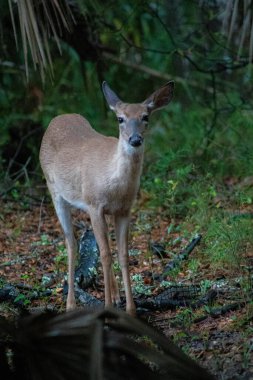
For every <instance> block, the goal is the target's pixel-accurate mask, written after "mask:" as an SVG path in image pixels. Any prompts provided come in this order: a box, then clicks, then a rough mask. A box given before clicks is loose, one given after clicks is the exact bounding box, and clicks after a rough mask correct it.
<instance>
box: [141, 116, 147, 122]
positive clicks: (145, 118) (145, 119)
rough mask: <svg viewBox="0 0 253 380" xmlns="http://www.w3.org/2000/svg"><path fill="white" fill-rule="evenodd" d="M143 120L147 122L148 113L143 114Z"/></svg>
mask: <svg viewBox="0 0 253 380" xmlns="http://www.w3.org/2000/svg"><path fill="white" fill-rule="evenodd" d="M141 121H145V122H146V123H147V122H148V115H143V116H142V118H141Z"/></svg>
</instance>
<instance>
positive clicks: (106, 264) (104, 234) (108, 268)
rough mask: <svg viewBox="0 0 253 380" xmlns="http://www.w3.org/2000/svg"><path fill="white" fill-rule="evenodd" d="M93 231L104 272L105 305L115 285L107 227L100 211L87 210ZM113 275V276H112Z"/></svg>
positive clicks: (110, 297) (110, 301)
mask: <svg viewBox="0 0 253 380" xmlns="http://www.w3.org/2000/svg"><path fill="white" fill-rule="evenodd" d="M89 214H90V218H91V224H92V227H93V232H94V235H95V238H96V240H97V243H98V246H99V250H100V257H101V262H102V267H103V273H104V287H105V306H111V305H112V289H113V287H114V285H115V281H116V279H115V277H114V275H113V273H112V255H111V251H110V247H109V242H108V228H107V224H106V220H105V216H104V214H103V212H102V211H98V210H96V209H90V210H89ZM112 275H113V276H112Z"/></svg>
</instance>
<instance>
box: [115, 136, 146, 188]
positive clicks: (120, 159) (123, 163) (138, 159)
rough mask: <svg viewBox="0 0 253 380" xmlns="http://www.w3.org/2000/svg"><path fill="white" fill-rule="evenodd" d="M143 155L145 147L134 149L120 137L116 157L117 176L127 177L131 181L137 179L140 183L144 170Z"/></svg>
mask: <svg viewBox="0 0 253 380" xmlns="http://www.w3.org/2000/svg"><path fill="white" fill-rule="evenodd" d="M143 155H144V146H143V145H142V146H140V147H138V148H135V147H132V146H131V145H130V144H129V143H128V142H127V141H125V140H124V139H123V138H122V137H121V136H120V137H119V141H118V147H117V151H116V157H115V158H116V162H117V170H116V171H117V176H119V177H124V176H125V177H127V178H129V179H131V180H135V179H136V180H137V182H139V178H140V175H141V170H142V163H143Z"/></svg>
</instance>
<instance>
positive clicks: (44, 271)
mask: <svg viewBox="0 0 253 380" xmlns="http://www.w3.org/2000/svg"><path fill="white" fill-rule="evenodd" d="M27 199H28V200H27V202H24V201H23V200H22V202H21V200H20V199H17V200H16V201H13V200H12V199H10V200H9V201H5V202H3V201H1V203H0V206H1V209H0V210H1V211H0V285H3V284H4V283H8V284H14V285H19V286H20V284H21V285H22V286H24V289H26V290H27V289H31V291H33V290H34V289H37V290H39V289H41V288H42V287H43V285H42V284H43V281H44V280H45V278H46V277H47V276H48V278H50V279H51V282H50V284H48V283H47V285H45V286H47V288H51V289H53V292H52V294H51V295H49V296H46V295H45V296H44V297H43V298H42V299H41V298H39V299H34V300H32V301H31V300H30V299H29V297H28V296H27V293H24V292H22V291H21V292H20V295H19V296H18V299H19V300H23V304H24V305H26V306H27V308H28V309H34V308H35V309H36V308H42V309H43V308H45V307H50V308H52V307H54V308H56V309H57V310H61V311H63V310H64V308H65V300H64V297H63V281H64V278H65V277H66V251H65V246H64V240H63V235H62V231H61V227H60V225H59V223H58V221H57V218H56V216H55V213H54V210H53V207H52V204H51V203H50V202H49V201H48V200H47V202H40V201H38V200H32V199H31V198H30V199H29V198H27ZM139 207H141V205H139V206H138V209H139ZM172 222H173V225H174V226H179V225H180V223H181V221H180V220H173V221H171V220H170V219H169V218H168V217H166V216H165V215H163V213H160V214H159V213H155V212H154V211H152V212H151V211H149V210H146V211H145V210H144V211H137V209H136V210H134V212H133V216H132V223H131V239H130V250H131V252H132V253H133V254H132V255H131V256H130V271H131V275H135V277H134V278H135V282H134V286H133V288H134V291H135V295H138V293H141V292H144V293H145V292H146V293H147V294H148V295H147V297H152V296H153V295H156V294H158V293H159V292H161V291H162V290H163V287H162V286H161V284H160V283H158V281H156V280H154V278H155V276H154V274H155V273H156V274H157V273H161V272H162V270H163V268H164V266H165V265H166V263H167V262H168V260H169V258H168V257H166V258H162V257H159V256H157V255H156V254H155V253H152V252H150V243H151V242H163V243H164V242H165V243H166V241H168V240H169V239H170V241H171V239H173V241H174V245H173V252H174V254H175V255H176V254H177V253H179V252H180V251H181V250H182V248H183V247H185V246H186V245H187V244H188V243H189V240H190V239H189V238H184V237H183V238H182V236H181V233H180V232H179V229H177V228H174V230H173V231H172V232H171V233H170V234H169V233H168V228H169V226H171V225H172ZM74 225H75V226H76V228H75V229H76V231H75V232H76V235H77V237H80V236H81V234H82V232H83V229H84V227H85V226H89V218H88V217H87V216H85V215H84V214H83V213H81V212H75V213H74ZM110 231H111V233H110V235H111V237H112V240H113V242H112V250H113V251H114V252H115V242H114V239H113V231H112V230H111V229H110ZM134 253H135V254H134ZM247 255H248V258H249V259H251V260H252V258H253V252H249V251H248V252H247ZM190 256H191V265H189V263H188V262H187V260H185V261H184V262H183V263H182V265H181V266H180V270H178V271H177V272H176V273H174V274H173V275H168V277H167V278H166V281H173V282H174V283H175V282H180V283H181V284H198V285H199V284H200V283H201V284H202V287H203V284H206V286H207V285H208V283H210V284H211V283H212V284H215V283H216V282H217V281H220V282H219V284H223V285H221V287H220V289H221V291H220V292H219V291H218V292H217V297H216V299H215V305H203V306H200V307H199V308H195V309H194V310H193V309H192V308H190V307H189V306H188V307H177V308H175V309H174V310H157V311H152V312H148V313H147V314H146V316H145V319H146V320H147V321H148V322H149V323H151V324H152V325H153V326H155V327H156V328H158V329H159V330H160V331H162V332H163V333H164V334H165V335H166V336H168V337H170V338H171V339H173V341H174V342H176V344H177V345H179V346H180V347H181V348H182V349H183V350H184V351H185V352H186V353H187V354H189V355H190V356H191V357H193V358H194V359H195V360H196V361H197V362H198V363H199V364H200V365H202V366H204V367H206V368H208V369H209V371H210V372H211V373H213V374H214V375H215V376H216V377H217V378H218V379H244V380H246V379H253V364H252V363H253V305H252V303H250V302H248V300H247V299H246V297H245V292H242V290H241V288H240V286H238V283H237V277H238V273H236V272H235V271H230V272H229V271H228V270H227V269H226V268H223V267H220V268H217V267H216V268H215V270H213V269H212V267H211V266H210V262H209V261H208V260H207V259H206V257H205V256H204V255H203V252H202V244H201V243H200V244H199V245H198V246H197V247H196V248H195V249H194V250H193V252H192V253H191V254H190ZM196 262H197V263H198V264H197V265H196V267H194V265H193V264H194V263H195V264H196ZM115 270H116V271H117V267H116V266H115ZM138 275H141V276H139V277H138ZM226 281H228V282H226ZM44 283H45V282H44ZM217 283H218V282H217ZM224 284H225V285H224ZM217 288H218V285H217V286H216V290H217ZM251 290H252V289H251ZM88 291H89V292H90V293H91V294H92V295H94V296H96V297H97V298H99V299H103V279H102V274H101V268H100V267H99V270H98V278H97V281H96V286H93V287H91V288H90V289H89V290H88ZM25 294H26V295H25ZM122 294H123V293H122ZM142 297H144V296H142ZM242 299H243V300H244V301H245V302H241V301H242ZM238 300H239V301H238ZM231 304H234V305H235V307H234V310H233V307H232V308H230V309H229V308H228V309H227V310H223V311H222V312H220V313H211V312H210V309H211V308H212V307H213V306H215V307H216V308H222V307H223V306H224V305H231ZM15 310H17V309H16V308H15V306H14V304H13V303H10V302H4V303H2V304H1V305H0V314H1V315H5V316H8V315H10V314H11V313H14V314H15V313H17V311H15ZM142 318H144V316H142Z"/></svg>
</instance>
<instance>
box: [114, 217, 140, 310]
mask: <svg viewBox="0 0 253 380" xmlns="http://www.w3.org/2000/svg"><path fill="white" fill-rule="evenodd" d="M128 227H129V217H128V216H121V215H116V216H115V232H116V240H117V246H118V256H119V263H120V267H121V271H122V277H123V283H124V288H125V293H126V311H127V313H128V314H130V315H132V316H135V314H136V307H135V304H134V300H133V295H132V290H131V281H130V274H129V258H128Z"/></svg>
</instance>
